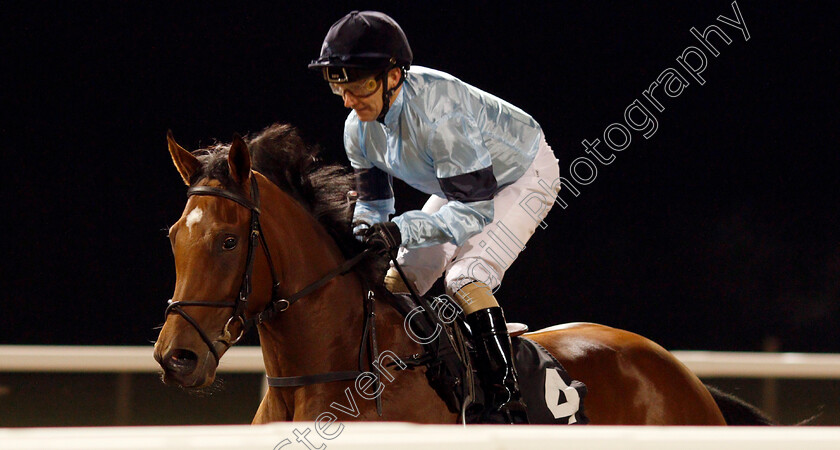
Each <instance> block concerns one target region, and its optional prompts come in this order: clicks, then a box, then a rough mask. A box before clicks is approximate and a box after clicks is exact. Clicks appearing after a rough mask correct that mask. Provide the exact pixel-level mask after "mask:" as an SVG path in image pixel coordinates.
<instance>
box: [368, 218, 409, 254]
mask: <svg viewBox="0 0 840 450" xmlns="http://www.w3.org/2000/svg"><path fill="white" fill-rule="evenodd" d="M361 232H362V233H363V234H362V240H363V241H364V243H365V244H367V245H368V247H370V249H371V250H373V251H374V252H376V253H379V254H380V255H389V256H396V251H397V250H398V249H399V248H400V243H402V235H401V234H400V228H399V227H398V226H397V224H395V223H394V222H379V223H375V224H373V225H371V226H370V227H368V228H366V229H364V230H361Z"/></svg>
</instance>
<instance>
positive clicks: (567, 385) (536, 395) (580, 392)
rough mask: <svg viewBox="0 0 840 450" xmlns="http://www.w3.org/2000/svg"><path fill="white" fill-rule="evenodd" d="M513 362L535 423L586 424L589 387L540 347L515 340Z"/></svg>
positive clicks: (529, 413) (516, 338) (529, 414)
mask: <svg viewBox="0 0 840 450" xmlns="http://www.w3.org/2000/svg"><path fill="white" fill-rule="evenodd" d="M511 341H512V343H513V360H514V365H515V366H516V373H517V375H519V388H520V390H521V392H522V397H523V398H524V399H525V403H526V404H527V406H528V420H529V421H530V422H531V423H532V424H570V425H572V424H573V425H584V424H587V423H589V419H588V418H587V417H586V415H585V414H584V412H583V398H584V397H585V396H586V386H585V385H584V384H583V383H581V382H580V381H577V380H572V377H570V376H569V374H568V373H567V372H566V370H565V369H564V368H563V366H562V365H560V362H559V361H557V359H555V358H554V356H552V355H551V354H550V353H548V351H547V350H546V349H544V348H543V347H542V346H541V345H540V344H537V343H536V342H534V341H532V340H530V339H527V338H524V337H515V338H512V339H511Z"/></svg>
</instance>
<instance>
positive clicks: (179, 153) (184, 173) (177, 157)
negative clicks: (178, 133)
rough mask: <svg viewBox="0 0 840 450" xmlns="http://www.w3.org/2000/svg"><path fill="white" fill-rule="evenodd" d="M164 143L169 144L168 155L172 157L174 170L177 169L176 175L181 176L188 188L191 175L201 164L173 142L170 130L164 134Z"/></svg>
mask: <svg viewBox="0 0 840 450" xmlns="http://www.w3.org/2000/svg"><path fill="white" fill-rule="evenodd" d="M166 141H167V142H168V143H169V154H170V155H172V162H173V163H175V168H176V169H178V173H180V174H181V178H183V179H184V183H186V184H187V186H189V185H190V179H191V178H192V175H193V174H194V173H195V172H196V171H197V170H198V169H199V168H200V167H201V163H200V162H199V161H198V158H196V157H195V156H193V154H192V153H190V152H188V151H186V150H184V148H183V147H181V146H180V145H178V143H177V142H175V138H174V137H172V130H169V131H168V132H167V133H166Z"/></svg>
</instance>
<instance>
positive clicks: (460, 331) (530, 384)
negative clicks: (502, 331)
mask: <svg viewBox="0 0 840 450" xmlns="http://www.w3.org/2000/svg"><path fill="white" fill-rule="evenodd" d="M391 300H392V302H391V304H392V305H393V306H394V308H395V309H396V310H397V311H399V312H400V314H402V316H403V317H404V318H405V319H406V320H405V321H404V324H405V331H406V332H407V333H408V334H409V337H411V338H412V339H413V340H415V341H416V342H418V343H419V344H421V346H422V347H423V350H424V352H423V353H422V354H416V355H412V356H410V357H407V358H405V359H403V363H405V366H406V369H407V370H411V369H414V368H417V367H420V366H424V367H426V378H427V379H428V381H429V385H430V386H431V387H432V388H433V389H434V390H435V392H436V393H437V395H438V396H439V397H440V398H441V399H443V401H444V402H445V403H446V405H447V407H448V408H449V410H450V411H451V412H453V413H458V414H459V415H460V421H461V423H465V424H466V423H479V418H480V416H481V411H482V409H483V403H484V397H485V396H484V393H483V392H482V389H481V386H480V383H478V377H477V375H476V369H475V368H474V364H473V361H474V359H475V351H474V349H473V347H472V340H471V339H470V338H469V336H470V330H469V326H468V325H467V324H466V323H465V322H464V320H463V319H464V317H463V311H461V309H460V308H459V307H458V306H457V305H454V303H452V301H451V300H450V299H449V298H448V297H447V296H441V297H434V298H429V297H423V298H422V299H421V304H418V303H417V301H415V300H414V299H413V298H412V297H411V296H410V295H408V294H394V295H393V298H392V299H391ZM433 315H434V316H433ZM507 327H508V333H509V334H510V336H511V343H512V345H513V359H514V366H515V367H516V371H517V375H518V376H519V385H520V390H521V393H522V397H523V399H524V400H525V403H526V404H527V408H528V417H529V420H530V422H531V423H533V424H585V423H588V422H589V420H588V419H587V417H586V415H585V414H584V409H583V398H584V397H585V395H586V386H585V385H584V384H583V383H581V382H580V381H577V380H573V379H572V378H571V377H570V376H569V374H568V373H567V372H566V370H565V369H563V366H562V365H561V364H560V362H559V361H557V359H556V358H554V356H552V355H551V354H550V353H549V352H548V351H547V350H546V349H544V348H543V347H542V346H541V345H539V344H538V343H536V342H534V341H532V340H530V339H528V338H526V337H523V336H522V335H523V334H524V333H525V332H527V331H528V326H527V325H525V324H521V323H515V322H510V323H508V324H507ZM394 365H395V364H394ZM396 369H397V370H399V367H396Z"/></svg>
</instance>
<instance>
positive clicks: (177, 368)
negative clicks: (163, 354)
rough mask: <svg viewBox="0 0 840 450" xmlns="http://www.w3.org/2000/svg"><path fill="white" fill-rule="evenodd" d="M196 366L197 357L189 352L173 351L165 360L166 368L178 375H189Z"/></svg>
mask: <svg viewBox="0 0 840 450" xmlns="http://www.w3.org/2000/svg"><path fill="white" fill-rule="evenodd" d="M197 365H198V355H196V354H195V352H192V351H189V350H183V349H177V350H173V351H172V353H171V354H170V355H169V357H168V358H166V368H167V369H169V370H171V371H173V372H175V373H178V374H180V375H189V374H190V373H192V371H193V370H195V367H196V366H197Z"/></svg>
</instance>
